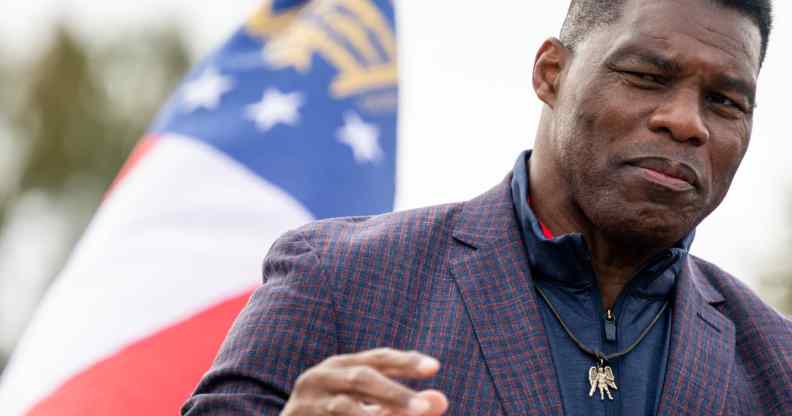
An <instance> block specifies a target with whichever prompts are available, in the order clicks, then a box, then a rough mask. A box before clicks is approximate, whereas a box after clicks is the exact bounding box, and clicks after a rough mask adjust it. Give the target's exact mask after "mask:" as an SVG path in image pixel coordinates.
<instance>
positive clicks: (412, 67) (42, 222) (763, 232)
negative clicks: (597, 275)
mask: <svg viewBox="0 0 792 416" xmlns="http://www.w3.org/2000/svg"><path fill="white" fill-rule="evenodd" d="M518 3H525V4H518ZM530 3H531V4H529V2H512V1H506V0H500V1H490V2H486V5H483V3H482V2H465V1H462V2H453V3H452V2H409V1H403V2H401V3H398V2H397V11H398V17H399V23H398V36H399V48H400V53H399V59H400V83H401V84H400V88H401V91H400V94H401V106H402V107H401V110H400V111H401V112H400V133H399V134H400V136H399V137H400V138H399V162H398V163H399V164H398V168H399V171H398V175H399V176H398V194H397V195H398V196H397V209H402V208H410V207H416V206H421V205H427V204H433V203H440V202H449V201H454V200H462V199H466V198H469V197H472V196H474V195H476V194H478V193H480V192H482V191H484V190H486V189H488V188H489V187H491V186H493V185H494V184H496V183H497V182H498V181H499V180H500V179H501V178H502V177H503V176H504V175H506V174H507V173H508V171H509V169H510V168H511V166H512V163H513V161H514V159H515V158H516V156H517V154H518V152H519V151H520V150H522V149H525V148H529V147H530V146H531V141H532V138H533V130H534V127H535V125H536V121H537V116H538V114H539V109H540V106H539V104H538V103H537V100H536V99H535V98H534V96H533V93H532V90H531V88H530V82H529V79H530V78H529V77H530V71H531V67H532V62H533V55H534V52H535V50H536V48H537V47H538V46H539V44H540V42H541V41H542V39H543V38H545V37H547V36H553V35H555V34H556V32H557V30H558V28H560V25H561V22H562V19H563V15H564V12H565V7H566V2H553V3H557V4H554V5H543V4H541V3H545V2H530ZM257 4H258V1H256V0H237V1H227V2H204V3H203V4H200V5H197V4H196V2H194V1H186V0H156V1H154V0H138V1H136V2H100V1H95V0H32V1H31V0H10V1H9V0H6V1H4V2H2V3H1V4H0V371H2V368H3V366H4V364H5V362H6V360H7V358H8V356H9V354H10V353H11V352H12V350H13V348H14V346H15V343H16V341H17V340H18V339H19V337H20V335H21V333H22V332H23V331H24V328H25V326H26V324H27V323H28V320H29V319H30V317H31V314H32V313H33V312H34V310H35V308H36V305H37V303H38V302H39V300H40V299H41V297H42V295H43V293H44V292H45V291H46V289H47V287H48V286H49V285H50V283H51V282H52V280H53V278H54V277H55V276H56V275H57V274H58V272H59V270H60V269H61V268H62V267H63V265H64V262H65V260H66V259H67V258H68V256H69V253H70V251H71V249H72V247H73V245H74V244H75V243H76V241H78V239H79V238H80V235H81V233H82V232H83V230H84V228H85V227H86V225H87V224H88V222H89V221H90V219H91V216H92V214H93V213H94V211H95V209H96V207H97V206H98V205H99V204H100V202H101V200H102V195H103V193H104V192H105V191H106V190H107V189H108V186H109V185H110V183H111V182H112V179H113V177H114V176H115V174H116V173H117V172H118V170H119V168H120V166H121V165H122V163H123V162H124V160H125V159H126V157H127V155H128V153H129V152H130V150H131V149H132V147H133V146H134V144H135V143H136V141H137V140H138V139H139V138H140V137H141V136H142V134H143V133H144V131H145V129H146V127H147V125H148V123H149V122H150V121H151V119H152V117H153V116H154V114H155V113H156V111H157V109H158V107H159V106H160V105H161V104H162V103H163V101H164V100H165V99H166V98H167V96H168V94H169V92H170V91H171V90H172V89H173V88H174V87H175V86H176V85H177V84H178V82H179V80H180V79H181V77H182V76H183V75H184V73H185V71H186V70H187V69H188V68H189V67H190V66H191V65H192V64H193V63H195V62H196V61H197V60H199V59H200V58H201V57H202V56H204V55H205V54H207V53H208V52H209V51H211V49H212V48H213V47H215V46H217V45H219V44H220V43H221V42H222V41H223V39H224V38H225V37H226V36H228V35H229V34H230V33H231V32H232V31H233V30H234V29H235V28H236V27H237V26H238V25H239V24H240V23H241V22H242V21H243V20H244V18H245V17H246V16H247V15H248V14H249V13H250V12H251V11H252V10H253V9H254V8H255V6H256V5H257ZM776 7H777V12H776V22H778V23H777V24H776V26H777V27H776V32H775V36H774V38H773V39H772V40H771V47H770V51H769V54H768V58H767V61H766V63H765V69H764V72H763V74H762V79H761V82H760V90H759V97H758V102H759V109H758V113H757V116H756V121H755V130H754V136H753V142H752V145H751V146H752V148H751V149H750V150H749V153H748V156H747V157H746V159H745V162H744V164H743V167H742V170H741V172H740V173H739V174H738V177H737V178H736V180H735V183H734V187H733V190H732V192H731V193H730V195H729V196H728V197H727V199H726V201H725V202H724V204H723V206H722V207H721V208H720V209H719V210H718V211H717V212H716V213H715V214H713V216H712V217H711V218H710V219H708V220H707V221H706V223H705V224H703V225H702V226H701V227H700V229H699V232H698V235H697V240H696V242H695V243H694V250H693V251H694V252H695V253H697V254H700V255H702V256H703V257H705V258H707V259H709V260H712V261H713V262H715V263H717V264H719V265H721V266H723V267H724V268H726V269H727V270H728V271H730V272H732V273H735V274H737V275H738V276H739V277H740V278H741V279H743V280H744V281H745V282H746V283H747V284H748V285H750V286H751V287H752V288H754V289H756V290H757V291H759V292H760V293H761V295H762V296H763V297H764V298H765V299H766V300H767V301H768V302H770V303H772V304H773V305H774V306H776V307H777V308H779V309H780V310H782V311H785V312H786V313H792V268H791V267H790V265H789V258H790V256H792V246H790V243H792V232H790V230H791V229H792V228H790V224H792V202H791V201H792V198H790V196H792V181H790V179H789V175H788V173H787V172H788V171H787V167H788V166H790V162H792V157H790V153H791V151H792V145H790V143H792V141H790V140H788V139H787V136H788V135H789V132H788V126H787V124H786V123H785V122H784V121H785V120H784V118H785V117H788V115H787V113H788V111H789V101H788V99H787V96H788V94H789V88H788V87H787V86H785V85H788V83H787V82H786V81H787V78H786V74H789V73H792V60H791V58H790V57H789V54H787V53H785V51H784V50H783V48H786V47H788V46H787V45H788V44H789V42H790V41H792V30H790V28H789V27H788V26H786V22H789V21H792V6H790V3H789V2H776ZM469 166H475V169H470V168H468V167H469ZM263 254H264V253H262V256H263Z"/></svg>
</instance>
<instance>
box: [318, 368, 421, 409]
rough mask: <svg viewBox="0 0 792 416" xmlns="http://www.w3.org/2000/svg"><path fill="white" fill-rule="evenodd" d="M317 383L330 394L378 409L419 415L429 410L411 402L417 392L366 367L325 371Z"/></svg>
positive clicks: (419, 403)
mask: <svg viewBox="0 0 792 416" xmlns="http://www.w3.org/2000/svg"><path fill="white" fill-rule="evenodd" d="M317 377H318V378H317V380H316V383H318V384H321V385H322V386H325V389H326V391H327V392H329V393H331V394H336V393H341V394H347V395H352V396H355V397H360V398H363V399H364V400H365V401H366V402H369V403H373V404H379V405H381V406H384V407H387V408H391V409H400V410H409V411H411V412H413V413H416V414H420V413H421V412H423V411H425V410H426V409H428V408H429V407H430V403H428V402H427V401H426V400H423V399H422V400H419V401H417V402H414V401H413V399H414V398H415V397H416V395H417V392H416V391H414V390H412V389H410V388H408V387H406V386H404V385H402V384H400V383H398V382H396V381H394V380H391V379H389V378H388V377H386V376H384V375H383V374H382V373H380V372H379V371H377V370H375V369H374V368H372V367H368V366H355V367H348V368H331V369H327V370H325V371H323V372H321V373H319V375H318V376H317Z"/></svg>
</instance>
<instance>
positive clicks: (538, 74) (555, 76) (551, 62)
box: [533, 38, 571, 108]
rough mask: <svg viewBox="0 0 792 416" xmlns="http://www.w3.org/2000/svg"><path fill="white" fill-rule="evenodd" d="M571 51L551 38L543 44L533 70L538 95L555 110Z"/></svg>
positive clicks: (534, 85) (534, 84) (535, 89)
mask: <svg viewBox="0 0 792 416" xmlns="http://www.w3.org/2000/svg"><path fill="white" fill-rule="evenodd" d="M570 54H571V51H570V50H569V49H567V48H566V47H565V46H564V45H563V44H562V43H561V41H560V40H558V39H556V38H549V39H547V40H545V41H544V43H542V46H541V47H540V48H539V51H537V52H536V58H535V61H534V68H533V87H534V91H536V95H537V96H538V97H539V99H540V100H542V101H543V102H544V103H545V104H547V105H548V106H549V107H550V108H555V104H556V100H557V99H558V91H559V90H560V86H561V75H562V73H563V72H564V69H565V67H566V65H567V62H569V55H570Z"/></svg>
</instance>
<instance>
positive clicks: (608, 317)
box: [605, 309, 616, 342]
mask: <svg viewBox="0 0 792 416" xmlns="http://www.w3.org/2000/svg"><path fill="white" fill-rule="evenodd" d="M605 340H606V341H610V342H616V318H615V317H614V316H613V309H608V310H607V311H606V312H605Z"/></svg>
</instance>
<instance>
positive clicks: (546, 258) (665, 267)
mask: <svg viewBox="0 0 792 416" xmlns="http://www.w3.org/2000/svg"><path fill="white" fill-rule="evenodd" d="M530 158H531V151H530V150H529V151H525V152H523V153H522V154H520V157H518V158H517V162H516V163H515V165H514V169H513V171H512V172H513V174H512V180H511V192H512V199H513V202H514V210H515V213H516V215H517V220H518V224H519V225H520V231H521V234H522V236H523V241H524V243H525V248H526V251H527V253H528V260H529V263H530V266H531V270H532V271H533V272H534V275H535V277H536V278H541V279H549V280H552V281H554V282H556V283H558V284H561V285H564V286H568V287H576V288H577V287H590V286H593V285H595V284H596V277H595V276H594V273H593V271H592V270H591V254H590V251H589V249H588V245H587V244H586V242H585V240H584V239H583V236H582V235H581V234H580V233H573V234H566V235H560V236H554V237H547V236H546V235H545V233H544V232H543V230H542V226H541V225H540V223H539V219H538V218H537V217H536V215H535V213H534V212H533V210H532V209H531V206H530V205H529V198H530V186H529V184H530V180H529V172H528V164H529V163H530ZM693 237H694V232H691V233H689V234H688V235H687V236H685V238H683V239H682V240H680V241H679V242H677V243H676V244H675V245H674V246H673V247H671V248H670V249H668V250H665V251H663V252H662V253H659V254H658V255H657V256H655V257H654V258H653V259H652V260H651V261H649V262H648V263H647V264H646V265H645V266H644V267H643V269H642V270H641V271H640V273H639V274H638V275H637V277H636V279H634V282H632V283H631V284H630V285H629V286H628V288H627V289H626V290H629V291H630V292H632V293H640V294H642V295H644V296H651V297H661V298H662V297H666V296H668V295H670V293H671V291H672V290H673V287H674V284H675V280H676V276H677V274H678V273H679V271H680V269H681V268H682V263H683V260H684V258H685V257H686V256H687V254H688V250H689V249H690V245H691V244H692V242H693Z"/></svg>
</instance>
